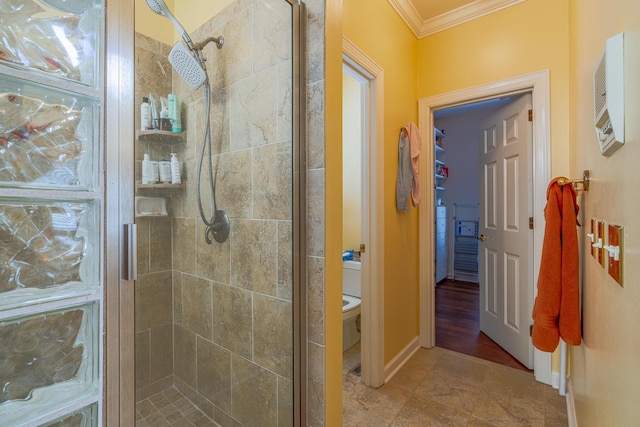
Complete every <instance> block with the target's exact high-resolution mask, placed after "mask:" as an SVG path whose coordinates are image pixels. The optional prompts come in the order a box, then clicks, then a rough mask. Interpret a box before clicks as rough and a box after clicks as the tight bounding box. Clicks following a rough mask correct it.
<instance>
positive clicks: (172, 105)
mask: <svg viewBox="0 0 640 427" xmlns="http://www.w3.org/2000/svg"><path fill="white" fill-rule="evenodd" d="M167 110H168V112H167V114H168V116H169V120H171V122H172V123H173V121H174V120H175V117H176V96H175V95H174V94H172V93H170V94H169V95H167Z"/></svg>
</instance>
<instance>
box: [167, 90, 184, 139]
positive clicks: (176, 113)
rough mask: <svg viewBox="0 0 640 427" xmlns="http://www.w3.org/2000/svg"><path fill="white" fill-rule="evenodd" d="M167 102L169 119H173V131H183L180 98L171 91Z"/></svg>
mask: <svg viewBox="0 0 640 427" xmlns="http://www.w3.org/2000/svg"><path fill="white" fill-rule="evenodd" d="M167 103H168V104H169V120H171V131H172V132H177V133H179V132H182V118H181V117H180V116H181V114H180V102H178V98H177V97H176V96H175V95H174V94H173V93H170V94H169V95H167Z"/></svg>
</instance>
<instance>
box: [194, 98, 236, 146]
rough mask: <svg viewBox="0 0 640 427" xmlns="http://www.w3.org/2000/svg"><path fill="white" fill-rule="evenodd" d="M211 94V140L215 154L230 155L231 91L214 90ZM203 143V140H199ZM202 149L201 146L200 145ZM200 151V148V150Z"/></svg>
mask: <svg viewBox="0 0 640 427" xmlns="http://www.w3.org/2000/svg"><path fill="white" fill-rule="evenodd" d="M212 92H213V93H212V94H211V113H210V117H211V123H212V126H211V138H212V142H213V144H212V147H211V151H212V153H213V154H220V153H228V152H229V150H230V143H231V142H230V139H231V135H230V132H231V131H230V128H231V125H230V124H229V123H230V121H231V116H230V115H229V89H228V88H226V87H224V88H217V87H214V88H212ZM198 141H201V140H198ZM198 147H200V145H198ZM198 149H199V148H198Z"/></svg>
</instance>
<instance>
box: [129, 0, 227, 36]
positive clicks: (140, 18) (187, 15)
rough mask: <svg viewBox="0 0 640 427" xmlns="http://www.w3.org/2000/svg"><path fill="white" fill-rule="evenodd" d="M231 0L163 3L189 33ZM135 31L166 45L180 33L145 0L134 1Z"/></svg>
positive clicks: (169, 0) (168, 1)
mask: <svg viewBox="0 0 640 427" xmlns="http://www.w3.org/2000/svg"><path fill="white" fill-rule="evenodd" d="M232 1H233V0H189V1H188V2H185V1H177V2H176V1H175V0H164V2H165V4H166V5H167V7H168V8H169V10H170V11H171V12H172V13H173V15H174V16H175V17H176V18H177V19H178V21H179V22H180V24H182V26H183V27H184V28H185V30H187V32H188V33H191V32H192V31H194V30H195V29H197V28H198V27H200V26H201V25H202V24H204V23H205V22H206V21H208V20H210V19H211V17H212V16H215V15H216V14H217V13H218V12H220V11H221V10H222V9H224V8H225V7H226V6H227V5H229V3H231V2H232ZM135 14H136V19H135V26H136V31H138V32H139V33H142V34H144V35H146V36H149V37H151V38H154V39H156V40H159V41H161V42H163V43H166V44H168V45H173V44H174V43H175V42H176V40H178V39H179V38H180V35H179V34H178V32H177V31H175V29H174V27H173V25H172V24H171V22H170V21H169V20H168V19H167V18H165V17H162V16H160V15H157V14H156V13H154V12H153V11H152V10H151V9H149V7H148V6H147V4H146V2H145V0H136V3H135Z"/></svg>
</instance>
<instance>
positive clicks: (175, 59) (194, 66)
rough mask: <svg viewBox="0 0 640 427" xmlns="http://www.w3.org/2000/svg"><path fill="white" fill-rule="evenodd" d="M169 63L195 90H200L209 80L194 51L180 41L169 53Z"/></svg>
mask: <svg viewBox="0 0 640 427" xmlns="http://www.w3.org/2000/svg"><path fill="white" fill-rule="evenodd" d="M168 59H169V63H170V64H171V66H172V67H173V69H174V70H176V72H177V73H178V74H180V77H182V78H183V79H184V81H185V82H187V84H188V85H189V87H190V88H191V89H193V90H196V89H198V88H199V87H200V86H202V83H204V82H205V81H206V80H207V74H206V73H205V71H204V67H203V66H202V64H201V63H200V62H199V61H198V60H197V59H196V58H195V56H194V54H193V51H192V50H189V49H187V47H186V46H185V45H184V43H182V42H181V41H178V42H177V43H176V44H175V45H174V46H173V49H171V52H169V57H168Z"/></svg>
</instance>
